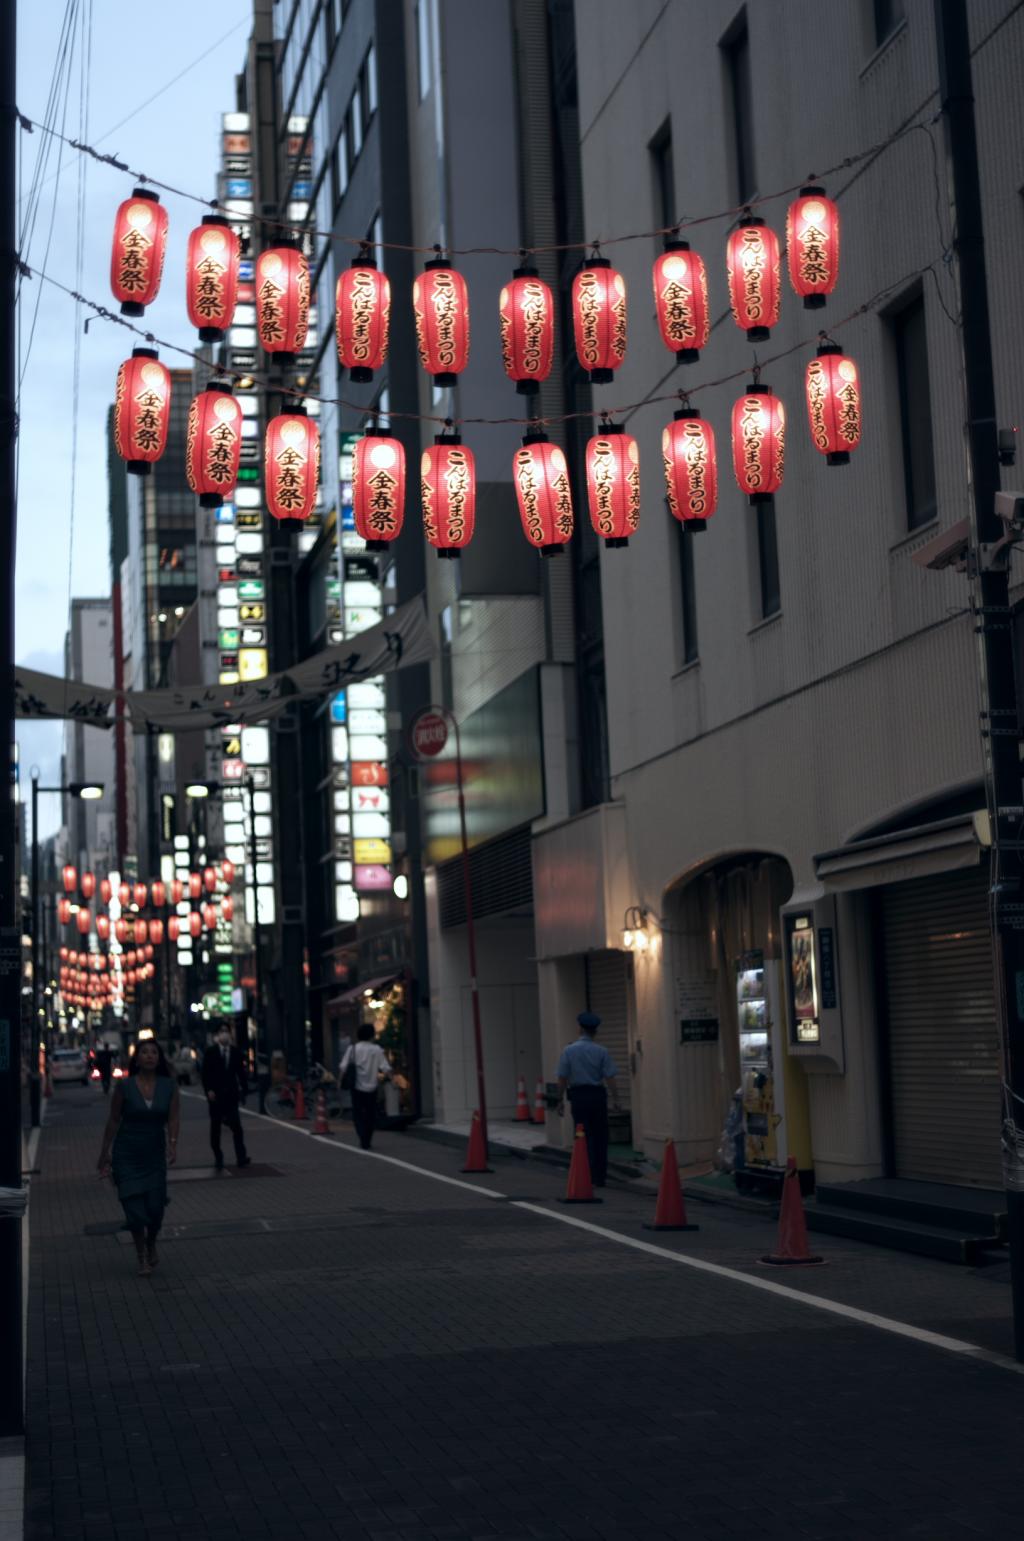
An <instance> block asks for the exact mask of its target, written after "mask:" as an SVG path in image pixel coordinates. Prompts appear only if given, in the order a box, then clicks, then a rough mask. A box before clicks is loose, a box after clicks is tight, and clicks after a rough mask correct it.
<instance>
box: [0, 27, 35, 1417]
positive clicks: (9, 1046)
mask: <svg viewBox="0 0 1024 1541" xmlns="http://www.w3.org/2000/svg"><path fill="white" fill-rule="evenodd" d="M16 18H17V6H16V4H15V0H7V4H6V5H0V284H2V290H0V574H2V575H3V585H4V598H3V603H2V604H0V720H2V722H3V741H2V744H0V753H2V755H3V782H2V795H0V1189H10V1190H14V1191H13V1194H12V1197H11V1198H10V1200H9V1202H6V1203H5V1202H3V1201H2V1200H0V1301H2V1302H3V1307H2V1310H3V1321H2V1323H0V1436H9V1435H14V1434H20V1433H22V1431H23V1429H24V1401H25V1397H24V1390H25V1388H24V1380H23V1375H22V1331H21V1290H22V1281H21V1217H20V1215H21V1206H22V1204H23V1199H21V1197H20V1195H21V928H20V926H19V924H18V893H17V884H16V881H15V877H16V874H15V842H14V795H13V778H12V768H13V764H14V563H15V551H16V532H17V503H16V482H15V475H14V464H15V444H16V440H17V434H18V427H17V416H16V411H15V330H14V328H15V321H14V303H15V284H16V279H17V271H18V269H17V253H16V249H15V244H14V243H15V227H14V198H15V176H14V170H15V136H16V134H17V118H16V108H15V100H14V98H15V70H14V61H15V46H16V37H17V27H16ZM32 965H33V968H36V967H37V966H38V960H37V959H36V958H33V960H32ZM34 1026H35V1024H34V1023H33V1028H34Z"/></svg>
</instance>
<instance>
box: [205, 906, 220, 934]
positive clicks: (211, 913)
mask: <svg viewBox="0 0 1024 1541" xmlns="http://www.w3.org/2000/svg"><path fill="white" fill-rule="evenodd" d="M202 915H203V925H204V926H205V927H206V929H207V931H212V930H213V928H214V926H215V925H216V924H217V906H216V905H215V904H204V905H203V910H202Z"/></svg>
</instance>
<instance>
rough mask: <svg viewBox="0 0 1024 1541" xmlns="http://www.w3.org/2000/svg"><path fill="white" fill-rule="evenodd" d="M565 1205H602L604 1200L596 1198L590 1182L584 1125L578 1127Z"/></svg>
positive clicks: (573, 1146)
mask: <svg viewBox="0 0 1024 1541" xmlns="http://www.w3.org/2000/svg"><path fill="white" fill-rule="evenodd" d="M561 1202H562V1203H563V1204H601V1203H603V1202H604V1201H603V1199H596V1198H595V1197H594V1188H593V1184H592V1183H591V1181H590V1158H589V1156H588V1155H587V1137H586V1135H585V1134H584V1133H583V1125H582V1124H577V1125H576V1138H575V1139H574V1140H573V1142H572V1160H571V1161H570V1162H569V1182H568V1184H567V1186H566V1189H565V1198H564V1199H562V1201H561Z"/></svg>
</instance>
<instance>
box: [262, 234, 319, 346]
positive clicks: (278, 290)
mask: <svg viewBox="0 0 1024 1541" xmlns="http://www.w3.org/2000/svg"><path fill="white" fill-rule="evenodd" d="M256 326H257V329H258V331H259V335H260V342H261V344H262V346H263V351H264V352H265V353H280V354H281V355H282V356H283V357H284V358H285V359H288V358H293V357H294V356H295V354H296V353H301V352H302V350H303V348H304V347H305V346H306V333H307V331H308V330H309V264H308V263H307V261H306V259H305V257H304V256H303V254H302V252H301V251H300V250H299V248H298V247H297V246H289V245H285V244H281V245H279V246H272V247H271V248H270V250H269V251H262V252H260V254H259V256H258V257H257V258H256Z"/></svg>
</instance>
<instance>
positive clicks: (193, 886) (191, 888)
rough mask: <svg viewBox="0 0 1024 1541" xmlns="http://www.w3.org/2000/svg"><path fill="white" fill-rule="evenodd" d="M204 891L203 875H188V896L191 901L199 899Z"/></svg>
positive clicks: (193, 873)
mask: <svg viewBox="0 0 1024 1541" xmlns="http://www.w3.org/2000/svg"><path fill="white" fill-rule="evenodd" d="M202 891H203V879H202V875H201V873H198V872H190V873H189V875H188V896H189V898H190V899H198V898H199V895H200V894H201V893H202Z"/></svg>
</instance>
